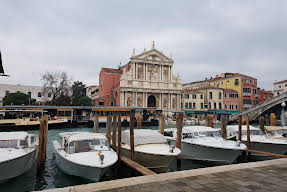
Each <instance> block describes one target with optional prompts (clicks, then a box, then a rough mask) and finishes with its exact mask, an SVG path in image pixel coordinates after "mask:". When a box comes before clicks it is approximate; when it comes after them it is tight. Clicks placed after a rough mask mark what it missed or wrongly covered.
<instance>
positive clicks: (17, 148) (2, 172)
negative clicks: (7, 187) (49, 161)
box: [0, 132, 38, 182]
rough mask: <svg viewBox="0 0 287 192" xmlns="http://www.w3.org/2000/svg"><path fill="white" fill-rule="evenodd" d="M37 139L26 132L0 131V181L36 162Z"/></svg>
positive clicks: (20, 172)
mask: <svg viewBox="0 0 287 192" xmlns="http://www.w3.org/2000/svg"><path fill="white" fill-rule="evenodd" d="M37 150H38V141H37V138H36V136H35V135H33V134H28V133H26V132H0V182H5V181H6V180H8V179H12V178H14V177H17V176H19V175H22V174H23V173H25V172H27V171H28V170H30V169H31V168H32V166H33V165H35V163H36V162H37V161H36V160H37Z"/></svg>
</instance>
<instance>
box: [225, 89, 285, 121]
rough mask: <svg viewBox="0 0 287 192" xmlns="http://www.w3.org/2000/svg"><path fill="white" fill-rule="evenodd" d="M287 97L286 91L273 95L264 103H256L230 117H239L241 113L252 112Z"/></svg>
mask: <svg viewBox="0 0 287 192" xmlns="http://www.w3.org/2000/svg"><path fill="white" fill-rule="evenodd" d="M285 97H287V92H284V93H282V94H280V95H278V96H276V97H273V98H270V99H269V100H267V101H265V102H263V103H259V104H257V105H255V106H254V107H252V108H250V109H247V110H244V111H242V112H241V113H237V114H234V115H231V116H230V118H231V119H234V118H236V117H238V116H239V115H246V114H248V113H251V112H252V111H256V110H258V109H260V108H262V107H264V106H266V105H270V104H272V103H275V102H277V101H278V100H281V99H284V98H285Z"/></svg>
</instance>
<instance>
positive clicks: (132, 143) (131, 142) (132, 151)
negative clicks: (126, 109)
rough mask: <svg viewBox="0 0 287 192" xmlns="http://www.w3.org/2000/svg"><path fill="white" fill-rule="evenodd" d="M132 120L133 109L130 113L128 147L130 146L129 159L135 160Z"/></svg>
mask: <svg viewBox="0 0 287 192" xmlns="http://www.w3.org/2000/svg"><path fill="white" fill-rule="evenodd" d="M134 120H135V111H134V110H132V111H131V114H130V148H131V151H130V152H131V160H133V161H134V160H135V138H134V123H135V122H134Z"/></svg>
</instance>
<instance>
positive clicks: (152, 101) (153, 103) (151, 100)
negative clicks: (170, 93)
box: [147, 95, 156, 107]
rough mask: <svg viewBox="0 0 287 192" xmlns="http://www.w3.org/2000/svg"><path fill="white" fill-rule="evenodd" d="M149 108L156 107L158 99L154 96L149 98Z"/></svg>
mask: <svg viewBox="0 0 287 192" xmlns="http://www.w3.org/2000/svg"><path fill="white" fill-rule="evenodd" d="M147 107H156V98H155V96H153V95H150V96H149V97H148V98H147Z"/></svg>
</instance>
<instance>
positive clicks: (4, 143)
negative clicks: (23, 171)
mask: <svg viewBox="0 0 287 192" xmlns="http://www.w3.org/2000/svg"><path fill="white" fill-rule="evenodd" d="M0 148H18V140H16V139H14V140H0Z"/></svg>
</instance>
